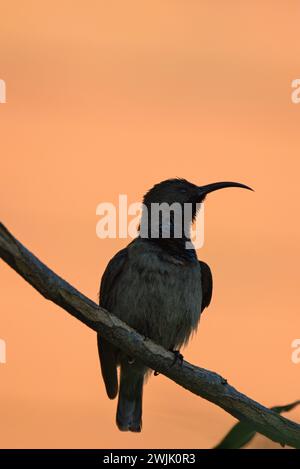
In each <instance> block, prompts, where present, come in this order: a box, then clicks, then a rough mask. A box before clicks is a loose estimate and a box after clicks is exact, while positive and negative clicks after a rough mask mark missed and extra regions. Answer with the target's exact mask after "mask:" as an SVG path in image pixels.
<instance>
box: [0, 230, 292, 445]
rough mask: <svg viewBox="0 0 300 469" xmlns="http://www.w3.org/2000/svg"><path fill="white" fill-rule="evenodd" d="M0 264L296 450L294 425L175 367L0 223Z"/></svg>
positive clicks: (206, 376)
mask: <svg viewBox="0 0 300 469" xmlns="http://www.w3.org/2000/svg"><path fill="white" fill-rule="evenodd" d="M0 255H1V258H2V259H3V260H4V261H5V262H6V263H7V264H9V265H10V266H11V267H12V268H13V269H14V270H15V271H16V272H18V273H19V274H20V275H21V276H22V277H23V278H24V279H25V280H26V281H27V282H29V283H30V284H31V285H32V286H33V287H34V288H35V289H36V290H38V291H39V292H40V293H41V295H43V296H44V297H45V298H47V299H48V300H51V301H53V302H54V303H56V304H57V305H58V306H60V307H61V308H63V309H65V310H66V311H68V312H69V313H70V314H71V315H72V316H74V317H75V318H77V319H79V320H80V321H81V322H83V323H84V324H86V325H87V326H88V327H90V328H91V329H93V330H94V331H97V332H99V333H100V334H101V335H102V336H103V337H105V338H106V339H107V340H108V341H110V342H111V343H113V344H115V345H117V346H118V347H119V348H121V349H122V350H124V351H126V352H127V353H128V354H129V355H130V356H133V357H136V358H139V359H140V360H141V361H143V363H145V365H147V366H148V367H149V368H151V369H154V370H157V371H158V372H160V373H162V374H164V375H165V376H167V377H168V378H170V379H171V380H173V381H175V382H176V383H177V384H179V385H180V386H182V387H184V388H185V389H188V390H189V391H191V392H192V393H194V394H196V395H198V396H200V397H203V398H204V399H207V400H208V401H210V402H213V403H214V404H216V405H218V406H219V407H221V408H222V409H224V410H225V411H226V412H228V413H229V414H231V415H233V416H234V417H236V418H237V419H238V420H241V421H243V422H247V423H248V424H250V425H251V426H252V427H253V429H254V430H256V431H258V432H259V433H261V434H263V435H265V436H266V437H268V438H270V439H271V440H274V441H276V442H279V443H281V444H282V445H285V444H286V445H289V446H292V447H294V448H299V447H300V425H298V424H296V423H295V422H292V421H291V420H288V419H286V418H284V417H282V416H281V415H278V414H276V413H275V412H273V411H272V410H270V409H268V408H266V407H264V406H262V405H261V404H259V403H258V402H256V401H254V400H252V399H250V398H249V397H247V396H246V395H245V394H242V393H240V392H239V391H237V390H236V389H235V388H234V387H232V386H231V385H229V384H228V383H227V381H226V380H225V379H224V378H222V376H220V375H218V374H217V373H214V372H212V371H208V370H205V369H203V368H199V367H197V366H194V365H191V364H190V363H188V362H186V361H184V362H183V365H182V366H181V365H180V363H178V362H177V363H175V365H174V366H171V365H172V363H173V360H174V355H173V353H171V352H168V351H166V350H165V349H163V348H162V347H161V346H159V345H157V344H155V343H154V342H152V341H151V340H149V339H145V338H144V337H143V336H141V335H140V334H138V333H137V332H136V331H135V330H133V329H132V328H130V327H129V326H127V325H126V324H125V323H124V322H122V321H120V319H118V318H117V317H116V316H113V315H112V314H110V313H108V312H107V311H106V310H104V309H103V308H100V307H99V306H98V305H97V304H96V303H94V302H93V301H91V300H90V299H89V298H87V297H86V296H84V295H83V294H82V293H80V292H79V291H78V290H76V289H75V288H74V287H73V286H72V285H70V284H69V283H67V282H66V281H65V280H63V279H62V278H61V277H59V276H58V275H57V274H56V273H55V272H53V271H52V270H50V269H49V268H48V267H47V266H46V265H45V264H43V263H42V262H41V261H40V260H39V259H37V257H35V256H34V255H33V254H32V253H31V252H30V251H28V250H27V249H26V248H25V246H23V245H22V244H21V243H20V242H19V241H18V240H17V239H16V238H14V237H13V236H12V234H11V233H9V231H8V230H7V229H6V228H5V227H4V225H3V224H2V223H0Z"/></svg>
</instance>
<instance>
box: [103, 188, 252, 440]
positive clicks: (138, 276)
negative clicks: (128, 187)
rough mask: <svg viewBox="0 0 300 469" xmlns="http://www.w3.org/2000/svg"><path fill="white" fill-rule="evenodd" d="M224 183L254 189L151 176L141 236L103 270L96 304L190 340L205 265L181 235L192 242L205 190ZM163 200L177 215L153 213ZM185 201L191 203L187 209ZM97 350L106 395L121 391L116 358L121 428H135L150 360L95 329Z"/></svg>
mask: <svg viewBox="0 0 300 469" xmlns="http://www.w3.org/2000/svg"><path fill="white" fill-rule="evenodd" d="M225 187H241V188H245V189H250V190H251V188H250V187H248V186H245V185H244V184H240V183H235V182H217V183H214V184H208V185H206V186H202V187H201V186H200V187H199V186H196V185H194V184H191V183H190V182H188V181H186V180H184V179H169V180H167V181H163V182H160V183H159V184H156V185H155V186H154V187H153V188H152V189H150V190H149V192H147V194H146V195H145V196H144V201H143V202H144V208H143V214H142V224H141V226H140V232H139V236H138V237H137V238H136V239H135V240H134V241H132V242H131V243H130V244H129V245H128V246H127V247H126V248H125V249H122V250H121V251H119V252H118V253H117V254H116V255H115V256H114V257H113V258H112V259H111V261H110V262H109V264H108V266H107V268H106V270H105V272H104V275H103V277H102V281H101V287H100V305H101V306H102V307H103V308H105V309H107V310H108V311H109V312H111V313H112V314H114V315H116V316H118V317H119V318H120V319H121V320H123V321H124V322H126V323H127V324H128V325H129V326H131V327H133V328H134V329H136V330H137V331H138V332H139V333H140V334H142V335H144V336H145V337H148V338H150V339H152V340H153V341H154V342H156V343H158V344H160V345H162V346H163V347H165V348H166V349H168V350H173V351H177V350H178V349H179V348H180V347H181V346H182V345H184V344H186V343H187V341H188V339H189V337H190V335H191V333H192V332H193V331H195V329H196V328H197V324H198V322H199V319H200V315H201V313H202V311H203V310H204V308H206V307H207V306H208V305H209V304H210V301H211V296H212V275H211V271H210V268H209V266H208V265H207V264H205V263H204V262H202V261H198V259H197V255H196V252H195V249H187V244H186V243H187V242H190V228H191V224H192V222H193V220H194V219H195V217H196V214H197V210H198V208H199V204H200V203H201V202H203V200H204V198H205V196H206V195H207V194H208V193H210V192H212V191H215V190H218V189H222V188H225ZM164 202H165V203H166V204H168V205H169V206H170V205H172V204H174V203H177V204H179V207H180V208H182V216H181V217H178V216H177V217H176V216H175V215H174V213H173V212H172V211H171V212H169V215H170V216H169V217H168V216H165V214H163V215H162V214H161V213H160V215H159V218H158V219H157V216H156V217H154V215H153V212H152V210H151V209H152V207H154V206H155V204H162V203H164ZM185 204H189V207H190V208H191V210H190V211H187V216H185V217H184V216H183V213H184V209H185V206H186V205H185ZM155 213H156V215H157V212H155ZM154 218H155V219H154ZM147 222H148V226H147ZM180 228H182V230H181V233H180ZM151 229H152V231H151ZM168 230H169V231H170V233H169V235H168V233H167V231H168ZM166 233H167V237H166ZM147 236H148V237H147ZM98 350H99V356H100V363H101V370H102V376H103V379H104V383H105V387H106V392H107V395H108V397H109V398H110V399H114V398H115V397H116V396H117V394H118V376H117V367H118V366H120V387H119V398H118V407H117V415H116V423H117V425H118V427H119V429H120V430H122V431H132V432H140V431H141V428H142V394H143V384H144V378H145V374H146V373H147V371H148V369H147V367H146V366H145V365H144V364H143V363H142V362H140V361H139V360H134V359H132V358H131V357H129V356H127V355H126V354H125V353H124V352H122V351H121V350H119V349H117V348H116V347H115V346H113V345H111V344H110V343H109V342H107V341H106V340H105V339H103V338H102V337H100V336H99V335H98ZM176 353H177V354H178V353H179V352H178V351H177V352H176ZM181 358H182V356H181Z"/></svg>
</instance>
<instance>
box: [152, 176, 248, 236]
mask: <svg viewBox="0 0 300 469" xmlns="http://www.w3.org/2000/svg"><path fill="white" fill-rule="evenodd" d="M227 187H240V188H242V189H248V190H253V189H251V188H250V187H249V186H246V185H245V184H241V183H239V182H215V183H212V184H207V185H205V186H197V185H195V184H193V183H191V182H189V181H187V180H185V179H167V180H166V181H162V182H160V183H158V184H155V185H154V186H153V187H152V188H151V189H150V190H149V191H148V192H147V193H146V194H145V196H144V199H143V205H144V207H145V208H146V209H147V210H145V209H144V213H145V212H147V217H145V218H144V220H145V219H147V223H148V224H149V222H150V223H151V225H153V224H155V225H156V226H158V225H159V236H158V237H161V236H162V233H163V232H164V229H163V228H161V227H162V224H163V222H162V219H163V217H160V218H159V220H155V219H154V216H153V213H158V212H157V210H158V207H160V208H161V211H162V213H163V207H165V208H166V211H167V210H168V207H170V211H169V212H168V214H167V217H166V218H165V220H170V221H169V222H167V223H169V224H170V223H171V225H172V226H173V228H174V224H175V223H174V220H176V216H175V215H174V213H175V212H174V211H175V210H176V207H178V208H181V214H182V215H181V218H180V216H179V217H177V224H180V225H181V228H183V229H184V230H185V232H186V229H189V226H190V224H191V222H192V221H193V220H194V218H195V216H196V214H197V210H198V208H199V207H200V204H201V203H202V202H203V201H204V199H205V197H206V196H207V194H209V193H211V192H213V191H216V190H219V189H224V188H227ZM154 207H156V210H153V208H154ZM173 209H174V211H173ZM168 217H169V218H168ZM178 220H179V221H178ZM162 237H164V236H162ZM175 237H177V236H175Z"/></svg>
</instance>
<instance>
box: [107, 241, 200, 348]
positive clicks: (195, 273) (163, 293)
mask: <svg viewBox="0 0 300 469" xmlns="http://www.w3.org/2000/svg"><path fill="white" fill-rule="evenodd" d="M114 296H115V301H114V307H113V311H112V312H113V313H114V314H115V315H117V316H118V317H120V319H122V320H123V321H125V322H126V323H127V324H129V325H130V326H131V327H133V328H135V329H136V330H138V331H139V332H140V333H141V334H143V335H145V336H146V337H149V338H151V339H152V340H154V341H155V342H157V343H159V344H161V345H162V346H163V347H165V348H167V349H171V348H172V349H173V348H178V347H180V346H181V345H182V344H184V343H185V342H186V341H187V340H188V338H189V337H190V335H191V333H192V331H193V330H195V329H196V327H197V324H198V321H199V318H200V312H201V303H202V291H201V271H200V265H199V262H198V261H196V262H195V261H194V262H178V260H176V258H174V259H171V258H169V259H167V258H165V257H164V256H163V255H162V253H161V252H160V251H159V250H156V249H154V248H153V247H151V248H148V246H137V248H136V247H134V249H132V250H130V252H129V256H128V261H127V264H126V267H125V268H124V269H123V272H122V275H121V277H120V279H119V281H118V284H117V286H116V291H115V292H114Z"/></svg>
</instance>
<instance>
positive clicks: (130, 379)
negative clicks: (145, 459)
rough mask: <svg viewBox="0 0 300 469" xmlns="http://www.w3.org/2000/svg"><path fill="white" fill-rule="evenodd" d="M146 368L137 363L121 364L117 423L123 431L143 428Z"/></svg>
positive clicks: (138, 430)
mask: <svg viewBox="0 0 300 469" xmlns="http://www.w3.org/2000/svg"><path fill="white" fill-rule="evenodd" d="M143 384H144V370H143V369H140V367H138V368H137V367H136V366H135V364H134V363H133V364H129V363H123V364H122V365H121V374H120V389H119V398H118V407H117V416H116V423H117V426H118V428H119V430H121V431H125V432H126V431H130V432H140V431H141V430H142V400H143Z"/></svg>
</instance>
